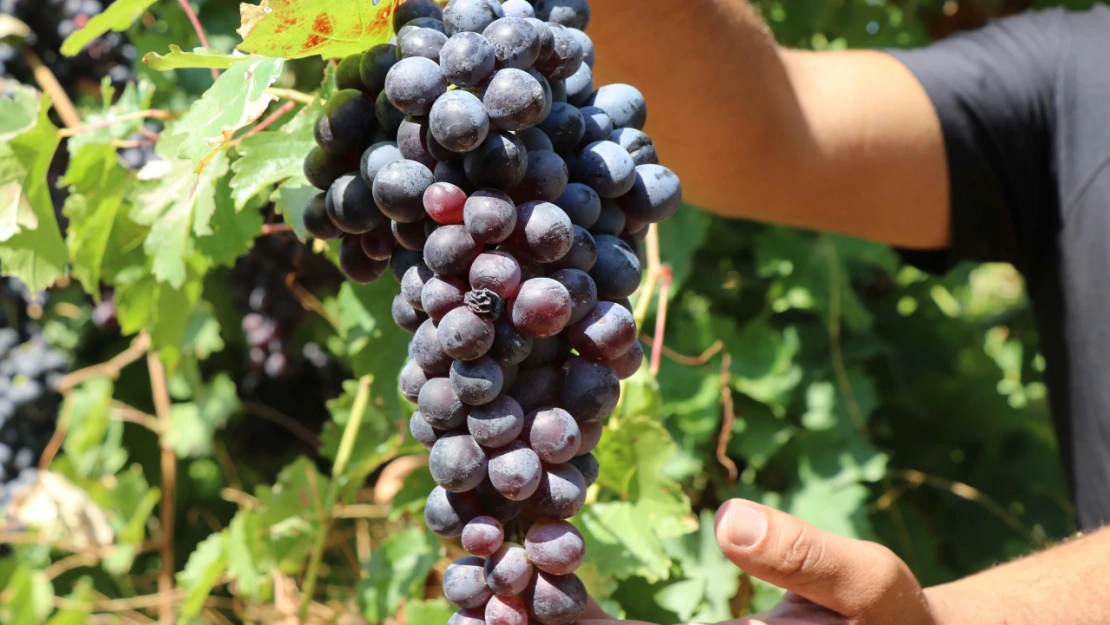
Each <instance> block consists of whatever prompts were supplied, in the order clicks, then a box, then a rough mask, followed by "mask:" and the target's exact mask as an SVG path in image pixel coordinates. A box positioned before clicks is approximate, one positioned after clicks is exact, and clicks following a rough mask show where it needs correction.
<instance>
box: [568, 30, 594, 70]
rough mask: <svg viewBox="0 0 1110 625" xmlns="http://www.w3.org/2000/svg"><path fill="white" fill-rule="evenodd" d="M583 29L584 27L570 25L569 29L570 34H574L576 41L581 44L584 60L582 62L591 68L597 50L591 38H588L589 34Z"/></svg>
mask: <svg viewBox="0 0 1110 625" xmlns="http://www.w3.org/2000/svg"><path fill="white" fill-rule="evenodd" d="M584 31H585V29H584V28H573V27H572V28H571V29H570V34H572V35H574V38H575V39H577V40H578V43H579V44H581V46H582V52H583V60H584V61H585V63H584V64H585V65H588V66H590V67H591V68H593V66H594V61H595V60H596V57H597V52H596V51H595V50H594V42H593V40H592V39H590V36H589V35H587V34H586V33H585V32H584Z"/></svg>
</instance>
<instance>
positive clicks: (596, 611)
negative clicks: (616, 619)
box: [582, 597, 613, 621]
mask: <svg viewBox="0 0 1110 625" xmlns="http://www.w3.org/2000/svg"><path fill="white" fill-rule="evenodd" d="M587 599H588V600H589V603H587V604H586V612H585V613H584V614H583V615H582V620H585V621H589V620H591V619H592V620H597V621H611V620H613V617H612V616H609V614H608V613H607V612H606V611H605V610H602V609H601V606H599V605H598V604H597V602H596V601H594V598H593V597H587Z"/></svg>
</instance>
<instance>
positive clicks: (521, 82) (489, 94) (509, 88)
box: [482, 68, 547, 130]
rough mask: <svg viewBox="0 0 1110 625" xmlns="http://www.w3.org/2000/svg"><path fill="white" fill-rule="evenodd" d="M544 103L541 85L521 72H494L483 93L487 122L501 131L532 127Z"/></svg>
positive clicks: (512, 70) (507, 70)
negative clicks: (487, 116)
mask: <svg viewBox="0 0 1110 625" xmlns="http://www.w3.org/2000/svg"><path fill="white" fill-rule="evenodd" d="M546 102H547V100H546V96H545V93H544V88H543V84H542V83H541V82H540V81H538V80H536V78H535V77H533V76H531V75H530V74H528V72H526V71H524V70H520V69H512V68H509V69H501V70H497V71H496V72H494V74H493V77H492V78H491V79H490V81H489V83H488V84H487V85H485V87H484V88H483V89H482V104H483V105H484V106H485V109H486V112H487V113H488V114H489V121H490V123H492V124H493V125H494V126H495V127H497V128H500V129H501V130H520V129H522V128H528V127H531V126H534V125H535V124H536V123H538V122H539V121H540V119H542V117H543V111H544V109H545V107H546Z"/></svg>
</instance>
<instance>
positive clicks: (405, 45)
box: [397, 27, 447, 64]
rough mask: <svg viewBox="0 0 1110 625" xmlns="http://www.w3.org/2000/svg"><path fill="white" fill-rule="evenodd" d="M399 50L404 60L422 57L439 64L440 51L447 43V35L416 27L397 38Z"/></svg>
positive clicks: (431, 29)
mask: <svg viewBox="0 0 1110 625" xmlns="http://www.w3.org/2000/svg"><path fill="white" fill-rule="evenodd" d="M397 43H398V44H399V45H398V49H399V50H400V52H401V58H402V59H409V58H413V57H422V58H425V59H429V60H431V61H434V62H435V63H437V64H438V63H439V54H440V50H442V49H443V44H445V43H447V35H445V34H443V33H442V32H440V31H438V30H435V29H433V28H421V27H416V28H413V29H411V30H410V31H409V32H407V33H405V35H404V36H403V37H402V36H400V35H398V36H397Z"/></svg>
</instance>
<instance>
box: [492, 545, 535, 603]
mask: <svg viewBox="0 0 1110 625" xmlns="http://www.w3.org/2000/svg"><path fill="white" fill-rule="evenodd" d="M485 570H486V583H487V584H489V587H490V589H491V590H493V592H495V593H497V594H499V595H506V596H511V595H519V594H520V593H522V592H524V589H525V588H526V587H527V586H528V582H530V581H531V579H532V563H531V562H529V561H528V553H527V552H526V551H525V550H524V546H523V545H520V544H517V543H505V544H503V545H501V548H500V549H498V550H497V552H496V553H494V554H493V555H491V556H490V557H489V558H486V569H485Z"/></svg>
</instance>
